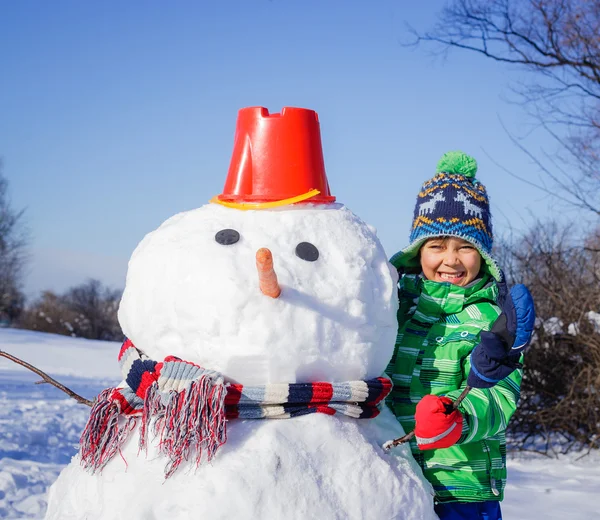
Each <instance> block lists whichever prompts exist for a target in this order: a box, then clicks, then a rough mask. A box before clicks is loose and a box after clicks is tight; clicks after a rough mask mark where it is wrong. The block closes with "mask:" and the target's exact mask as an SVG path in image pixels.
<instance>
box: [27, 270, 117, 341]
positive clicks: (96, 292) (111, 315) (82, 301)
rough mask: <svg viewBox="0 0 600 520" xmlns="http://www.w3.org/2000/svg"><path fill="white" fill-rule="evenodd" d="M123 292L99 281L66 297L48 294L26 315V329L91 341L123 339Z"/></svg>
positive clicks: (90, 281) (89, 281)
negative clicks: (119, 314)
mask: <svg viewBox="0 0 600 520" xmlns="http://www.w3.org/2000/svg"><path fill="white" fill-rule="evenodd" d="M120 297H121V292H120V291H116V290H111V289H108V288H105V287H103V286H102V284H101V283H100V282H99V281H98V280H88V281H87V282H86V283H84V284H81V285H78V286H76V287H72V288H71V289H69V290H68V291H66V292H65V293H64V294H62V295H57V294H55V293H53V292H51V291H46V292H44V293H43V294H42V296H41V298H39V299H38V300H37V301H35V302H34V303H33V304H31V305H30V306H29V307H28V308H27V309H26V311H25V312H24V313H23V316H22V318H21V321H20V323H19V325H20V326H21V327H22V328H25V329H31V330H37V331H40V332H52V333H55V334H64V335H67V336H74V337H80V338H88V339H102V340H117V341H118V340H120V339H122V337H123V334H122V332H121V328H120V326H119V322H118V321H117V310H118V307H119V300H120Z"/></svg>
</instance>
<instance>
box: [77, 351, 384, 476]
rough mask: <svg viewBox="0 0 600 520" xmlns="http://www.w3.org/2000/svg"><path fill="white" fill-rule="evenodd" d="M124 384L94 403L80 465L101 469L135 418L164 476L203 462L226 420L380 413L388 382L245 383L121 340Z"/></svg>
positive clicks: (223, 437)
mask: <svg viewBox="0 0 600 520" xmlns="http://www.w3.org/2000/svg"><path fill="white" fill-rule="evenodd" d="M119 364H120V366H121V373H122V375H123V378H124V384H122V386H119V387H117V388H107V389H106V390H103V391H102V392H101V393H100V395H99V396H98V397H97V399H96V401H95V402H94V406H93V407H92V410H91V412H90V417H89V419H88V422H87V424H86V426H85V429H84V431H83V433H82V436H81V441H80V456H81V463H82V465H83V466H85V467H86V468H88V469H90V470H91V471H92V472H95V471H101V470H102V468H104V466H105V465H106V464H107V463H108V461H110V460H111V459H112V458H113V457H114V456H115V455H116V454H117V453H118V452H120V449H121V447H122V446H123V445H124V443H125V442H126V441H127V439H128V438H129V434H130V433H131V432H132V431H133V429H134V427H135V425H136V422H137V419H138V418H141V424H140V438H139V446H140V449H147V446H148V429H149V426H150V423H151V421H152V420H153V423H152V428H153V434H154V435H155V436H157V437H158V438H159V441H160V442H159V445H158V446H159V451H160V452H161V453H162V454H164V455H166V456H167V459H168V461H169V462H168V463H167V466H166V468H165V478H169V477H170V476H171V475H172V474H173V473H174V472H175V471H176V470H177V468H178V467H179V465H180V464H181V463H182V462H183V461H186V460H190V459H193V460H194V461H195V463H196V466H198V465H199V464H200V463H201V462H202V460H206V461H210V460H212V458H213V457H214V456H215V454H216V452H217V450H218V449H219V447H220V446H222V445H223V444H224V443H225V442H226V441H227V419H236V418H241V419H287V418H290V417H298V416H300V415H306V414H310V413H324V414H327V415H334V414H336V413H341V414H344V415H347V416H350V417H353V418H355V419H370V418H373V417H376V416H377V415H378V414H379V408H378V405H379V403H380V402H381V401H382V400H383V399H384V398H385V397H386V396H387V395H388V394H389V393H390V391H391V389H392V384H391V381H390V380H389V379H386V378H383V377H378V378H374V379H369V380H367V381H348V382H341V383H324V382H316V383H292V384H285V383H277V384H268V385H262V386H244V385H240V384H230V383H226V382H225V380H224V377H223V376H222V375H221V374H220V373H218V372H215V371H213V370H207V369H205V368H202V367H200V366H198V365H196V364H194V363H191V362H189V361H183V360H181V359H179V358H177V357H175V356H167V357H166V358H165V360H164V361H163V362H156V361H153V360H151V359H149V358H148V357H147V356H146V355H145V354H144V353H143V352H142V351H140V350H138V349H137V348H135V346H134V345H133V343H132V342H131V341H130V340H129V339H126V340H125V342H124V343H123V346H122V347H121V350H120V352H119Z"/></svg>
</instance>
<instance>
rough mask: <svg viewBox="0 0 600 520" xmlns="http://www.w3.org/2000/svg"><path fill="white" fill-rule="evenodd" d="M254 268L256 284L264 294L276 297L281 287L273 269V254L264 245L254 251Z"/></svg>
mask: <svg viewBox="0 0 600 520" xmlns="http://www.w3.org/2000/svg"><path fill="white" fill-rule="evenodd" d="M256 269H257V270H258V285H259V287H260V290H261V292H262V293H263V294H264V295H265V296H270V297H271V298H277V297H279V295H280V294H281V287H279V282H278V281H277V275H276V274H275V270H274V269H273V255H272V254H271V251H269V250H268V249H267V248H266V247H262V248H260V249H259V250H258V251H257V252H256Z"/></svg>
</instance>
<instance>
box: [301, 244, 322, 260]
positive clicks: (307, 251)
mask: <svg viewBox="0 0 600 520" xmlns="http://www.w3.org/2000/svg"><path fill="white" fill-rule="evenodd" d="M296 256H297V257H298V258H302V260H306V261H307V262H315V261H316V260H317V258H319V250H318V249H317V248H316V247H315V246H313V245H312V244H311V243H310V242H300V243H299V244H298V245H297V246H296Z"/></svg>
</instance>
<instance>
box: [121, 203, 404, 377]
mask: <svg viewBox="0 0 600 520" xmlns="http://www.w3.org/2000/svg"><path fill="white" fill-rule="evenodd" d="M261 248H268V250H269V251H270V252H271V254H272V258H273V265H274V271H275V273H276V275H277V279H278V283H279V287H280V288H281V293H280V295H279V296H278V297H276V298H274V297H272V296H273V295H271V296H268V295H265V294H264V293H263V291H261V289H260V287H259V278H258V271H257V260H256V255H257V251H259V250H260V249H261ZM396 281H397V280H396V272H395V270H394V269H393V268H392V267H391V265H390V264H389V263H388V261H387V258H386V254H385V252H384V250H383V248H382V246H381V244H380V242H379V240H378V239H377V237H376V235H375V233H374V231H373V230H372V228H370V227H369V226H367V225H366V224H365V223H364V222H362V221H361V220H360V219H359V218H358V217H356V216H355V215H354V214H353V213H352V212H351V211H350V210H348V209H347V208H345V207H344V206H341V205H339V204H327V205H320V206H314V205H307V204H304V205H298V206H287V207H285V208H282V209H272V210H256V211H241V210H238V209H231V208H226V207H223V206H220V205H217V204H208V205H206V206H203V207H201V208H199V209H196V210H193V211H188V212H185V213H180V214H178V215H175V216H174V217H172V218H170V219H169V220H167V221H166V222H165V223H164V224H163V225H162V226H160V227H159V228H158V229H157V230H156V231H154V232H152V233H150V234H148V235H147V236H146V237H145V238H144V240H143V241H142V242H141V243H140V244H139V245H138V247H137V249H136V250H135V252H134V253H133V256H132V257H131V260H130V262H129V270H128V273H127V284H126V288H125V292H124V294H123V299H122V301H121V306H120V308H119V321H120V323H121V326H122V328H123V331H124V333H125V334H126V335H127V336H128V337H129V338H130V339H131V340H132V341H133V343H134V344H135V345H136V346H137V347H138V348H140V349H141V350H143V351H144V352H146V354H147V355H148V356H150V357H151V358H153V359H156V360H160V359H162V358H164V357H165V356H167V355H175V356H178V357H180V358H182V359H185V360H187V361H192V362H195V363H198V364H200V365H202V366H204V367H206V368H210V369H213V370H218V371H220V372H222V373H223V374H224V375H225V377H226V378H227V379H229V380H232V381H236V382H240V383H244V384H265V383H276V382H286V383H293V382H309V381H343V380H351V379H365V378H371V377H376V376H379V375H381V374H382V373H383V371H384V369H385V367H386V364H387V362H388V361H389V359H390V357H391V355H392V351H393V347H394V340H395V337H396V330H397V324H396V310H397V296H396Z"/></svg>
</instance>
